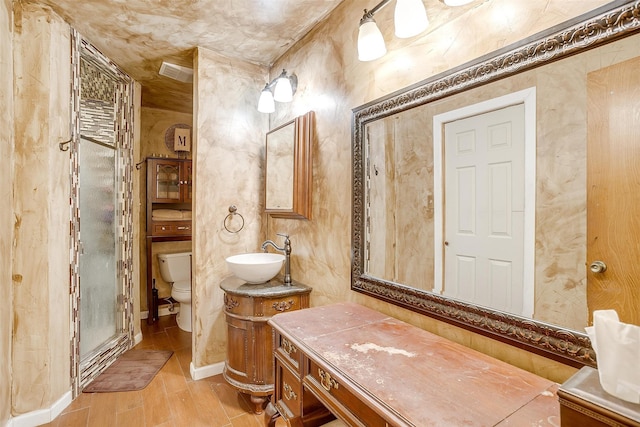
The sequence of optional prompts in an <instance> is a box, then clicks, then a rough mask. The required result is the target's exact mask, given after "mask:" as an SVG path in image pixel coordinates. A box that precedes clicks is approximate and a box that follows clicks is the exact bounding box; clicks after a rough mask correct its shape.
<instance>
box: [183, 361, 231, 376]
mask: <svg viewBox="0 0 640 427" xmlns="http://www.w3.org/2000/svg"><path fill="white" fill-rule="evenodd" d="M223 369H224V362H218V363H214V364H213V365H207V366H201V367H199V368H196V367H195V366H193V362H191V363H190V364H189V372H190V373H191V378H193V379H194V380H201V379H203V378H208V377H212V376H214V375H218V374H221V373H222V370H223Z"/></svg>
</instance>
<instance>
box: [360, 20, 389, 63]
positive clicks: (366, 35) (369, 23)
mask: <svg viewBox="0 0 640 427" xmlns="http://www.w3.org/2000/svg"><path fill="white" fill-rule="evenodd" d="M385 53H387V47H386V46H385V44H384V38H383V37H382V33H381V32H380V29H379V28H378V26H377V25H376V21H374V19H373V18H363V19H362V20H361V21H360V30H359V31H358V59H359V60H360V61H373V60H374V59H378V58H381V57H383V56H384V55H385Z"/></svg>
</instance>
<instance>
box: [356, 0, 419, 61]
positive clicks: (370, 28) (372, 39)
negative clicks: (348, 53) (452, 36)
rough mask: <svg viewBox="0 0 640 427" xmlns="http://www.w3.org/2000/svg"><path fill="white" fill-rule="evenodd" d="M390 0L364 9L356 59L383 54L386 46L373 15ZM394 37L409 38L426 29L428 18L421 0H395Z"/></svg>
mask: <svg viewBox="0 0 640 427" xmlns="http://www.w3.org/2000/svg"><path fill="white" fill-rule="evenodd" d="M390 1H391V0H382V1H381V2H380V3H378V4H377V5H376V6H375V7H374V8H373V9H371V10H367V9H365V10H364V15H363V16H362V19H361V20H360V29H359V31H358V59H359V60H360V61H373V60H374V59H378V58H380V57H382V56H384V54H385V53H387V48H386V47H385V45H384V39H383V37H382V33H381V32H380V29H379V28H378V26H377V25H376V21H375V20H374V19H373V15H374V14H375V13H376V12H378V11H379V10H380V9H382V8H383V7H385V6H386V5H387V4H389V2H390ZM394 23H395V34H396V37H400V38H409V37H413V36H416V35H418V34H420V33H421V32H423V31H424V30H426V29H427V26H428V25H429V19H428V18H427V11H426V10H425V8H424V3H423V2H422V0H396V9H395V12H394Z"/></svg>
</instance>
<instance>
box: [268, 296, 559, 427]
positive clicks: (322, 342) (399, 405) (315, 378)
mask: <svg viewBox="0 0 640 427" xmlns="http://www.w3.org/2000/svg"><path fill="white" fill-rule="evenodd" d="M269 324H271V326H272V327H273V331H274V346H275V352H274V355H275V369H276V378H275V392H274V398H273V403H274V404H275V406H276V408H277V409H278V412H279V413H280V415H281V416H282V418H284V420H285V421H286V422H287V423H288V424H289V425H292V426H294V425H295V426H297V425H305V426H315V425H322V423H323V422H326V420H327V415H328V416H329V417H332V416H333V415H335V416H336V417H338V418H340V419H342V420H343V421H345V422H346V423H347V424H348V425H350V426H367V427H375V426H381V427H385V426H427V425H433V426H445V425H446V426H461V425H478V426H480V425H482V426H495V425H500V426H503V425H518V426H520V425H536V426H557V425H558V424H559V415H560V412H559V405H558V398H557V395H556V391H557V387H558V386H557V384H555V383H554V382H552V381H549V380H547V379H544V378H541V377H539V376H537V375H534V374H532V373H530V372H527V371H524V370H522V369H519V368H517V367H514V366H512V365H509V364H507V363H504V362H501V361H499V360H497V359H494V358H491V357H489V356H487V355H485V354H483V353H480V352H477V351H475V350H472V349H469V348H467V347H464V346H462V345H460V344H457V343H454V342H452V341H449V340H447V339H445V338H442V337H440V336H437V335H434V334H432V333H430V332H427V331H425V330H422V329H420V328H417V327H415V326H412V325H409V324H407V323H404V322H402V321H400V320H397V319H394V318H392V317H389V316H386V315H384V314H382V313H379V312H377V311H374V310H371V309H368V308H366V307H363V306H360V305H357V304H353V303H339V304H333V305H328V306H322V307H314V308H310V309H307V310H301V311H297V312H294V313H285V314H278V315H277V316H274V317H273V318H272V319H271V320H270V321H269ZM329 411H330V413H329ZM332 414H333V415H332ZM329 419H331V418H329Z"/></svg>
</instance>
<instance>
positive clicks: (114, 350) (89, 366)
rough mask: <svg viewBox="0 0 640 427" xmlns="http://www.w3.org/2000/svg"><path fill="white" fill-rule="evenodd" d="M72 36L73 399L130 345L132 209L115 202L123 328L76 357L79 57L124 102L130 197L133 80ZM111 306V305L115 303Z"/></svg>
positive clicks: (122, 140)
mask: <svg viewBox="0 0 640 427" xmlns="http://www.w3.org/2000/svg"><path fill="white" fill-rule="evenodd" d="M71 40H72V43H71V45H72V70H73V76H72V79H73V86H72V101H73V104H72V106H73V111H72V117H71V131H72V138H71V170H72V171H71V175H72V177H71V178H72V179H71V186H72V188H71V194H72V197H71V233H70V239H71V248H72V252H71V260H70V269H71V283H70V299H71V305H70V309H71V320H72V327H73V330H72V334H71V343H70V344H71V387H72V392H73V393H72V394H73V397H74V398H75V397H76V396H77V395H78V394H79V393H80V392H81V391H82V388H83V387H84V386H85V385H86V384H88V383H89V382H90V381H91V380H93V379H94V378H95V377H96V376H98V375H99V374H100V373H101V372H102V371H103V370H104V369H106V368H107V367H108V366H109V365H110V364H111V363H113V362H114V361H115V360H116V358H117V357H118V356H119V355H120V354H122V353H123V352H125V351H126V350H127V349H129V348H130V347H131V345H132V343H133V326H134V325H133V274H132V273H133V224H132V221H133V213H132V211H131V209H132V204H131V203H123V201H122V200H121V205H120V206H117V208H116V209H117V210H123V211H124V215H123V217H122V218H121V220H120V222H121V224H120V226H119V228H118V233H119V236H118V240H117V241H118V244H119V245H120V251H121V254H122V255H121V257H120V260H121V262H120V263H119V264H120V265H126V266H128V267H127V269H126V271H119V272H118V280H119V283H120V284H121V288H122V294H123V297H122V298H121V300H120V301H118V304H122V306H123V310H122V319H121V320H122V328H121V329H120V331H119V332H118V333H117V334H116V335H115V336H114V338H113V339H111V340H109V341H108V342H107V343H105V345H103V346H101V347H100V348H99V349H97V350H96V351H95V352H93V353H91V354H90V356H88V357H85V358H84V359H83V360H80V359H81V357H80V339H81V338H80V321H81V319H80V318H79V314H78V313H79V307H80V285H81V284H80V271H79V262H80V259H79V258H80V248H79V241H80V230H79V225H80V220H79V202H80V201H79V197H78V196H79V182H78V172H79V152H78V144H79V141H80V58H81V57H82V58H84V59H86V60H87V61H89V62H91V63H92V64H93V65H95V66H96V67H97V68H99V69H101V70H102V71H104V72H105V74H108V75H110V76H112V77H113V78H114V80H115V81H116V82H117V85H116V98H118V99H119V100H121V101H122V102H117V103H116V104H117V105H118V106H119V108H117V109H116V117H115V129H117V130H118V132H117V133H116V140H117V144H118V146H119V148H118V150H117V154H116V156H117V158H118V160H117V164H118V165H119V167H118V168H117V169H116V174H118V175H119V181H120V184H121V185H120V188H122V191H123V193H124V194H123V195H122V196H121V197H120V198H121V199H123V198H124V197H131V196H132V193H133V184H132V180H133V178H132V176H133V174H132V170H133V166H132V164H133V151H132V148H133V140H134V138H133V126H132V120H133V81H132V80H131V78H130V77H129V76H128V75H127V74H125V73H124V72H122V71H121V70H120V69H119V68H118V67H117V66H115V65H114V64H113V63H112V62H111V61H109V60H108V58H106V57H104V56H103V55H102V54H101V53H100V52H99V51H98V50H97V49H96V48H95V47H94V46H92V45H91V44H90V43H89V42H88V41H86V40H85V39H83V38H82V36H81V35H80V34H78V33H77V32H76V31H75V30H73V29H72V30H71ZM114 309H115V307H114Z"/></svg>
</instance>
